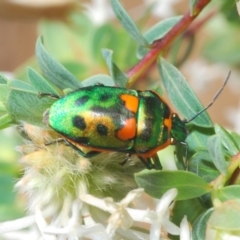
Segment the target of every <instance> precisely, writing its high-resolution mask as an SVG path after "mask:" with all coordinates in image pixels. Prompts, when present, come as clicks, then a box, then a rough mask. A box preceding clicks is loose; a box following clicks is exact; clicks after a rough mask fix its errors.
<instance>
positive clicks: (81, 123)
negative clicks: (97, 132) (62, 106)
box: [72, 115, 87, 130]
mask: <svg viewBox="0 0 240 240" xmlns="http://www.w3.org/2000/svg"><path fill="white" fill-rule="evenodd" d="M72 122H73V125H74V127H76V128H79V129H80V130H84V129H85V128H86V127H87V124H86V122H85V119H84V118H83V117H82V116H78V115H77V116H75V117H74V118H73V121H72Z"/></svg>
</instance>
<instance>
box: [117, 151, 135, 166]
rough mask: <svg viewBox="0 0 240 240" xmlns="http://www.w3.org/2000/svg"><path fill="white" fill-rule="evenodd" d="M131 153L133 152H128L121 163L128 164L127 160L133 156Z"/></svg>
mask: <svg viewBox="0 0 240 240" xmlns="http://www.w3.org/2000/svg"><path fill="white" fill-rule="evenodd" d="M131 155H132V154H130V153H127V155H126V157H125V159H124V160H123V161H122V162H121V163H120V165H122V166H123V165H124V164H126V162H127V161H128V160H129V159H130V158H131Z"/></svg>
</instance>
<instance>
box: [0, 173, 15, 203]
mask: <svg viewBox="0 0 240 240" xmlns="http://www.w3.org/2000/svg"><path fill="white" fill-rule="evenodd" d="M14 182H15V181H14V180H13V177H12V176H9V175H7V174H1V175H0V205H1V204H8V203H12V202H13V201H14V200H15V196H16V193H14V192H13V189H14Z"/></svg>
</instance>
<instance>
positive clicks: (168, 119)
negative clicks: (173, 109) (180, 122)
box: [163, 118, 172, 129]
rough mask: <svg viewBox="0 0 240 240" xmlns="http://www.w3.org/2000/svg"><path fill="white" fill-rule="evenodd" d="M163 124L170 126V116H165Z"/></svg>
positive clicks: (169, 127)
mask: <svg viewBox="0 0 240 240" xmlns="http://www.w3.org/2000/svg"><path fill="white" fill-rule="evenodd" d="M163 124H164V125H165V126H166V127H167V128H168V129H171V128H172V120H171V119H170V118H165V119H164V122H163Z"/></svg>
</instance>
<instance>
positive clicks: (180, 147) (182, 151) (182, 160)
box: [175, 142, 188, 170]
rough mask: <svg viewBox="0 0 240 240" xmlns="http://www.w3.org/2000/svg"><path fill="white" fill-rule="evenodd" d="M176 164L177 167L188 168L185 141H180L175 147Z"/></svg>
mask: <svg viewBox="0 0 240 240" xmlns="http://www.w3.org/2000/svg"><path fill="white" fill-rule="evenodd" d="M175 156H176V158H177V159H176V160H177V162H176V164H177V167H178V169H181V170H187V169H188V160H187V157H188V144H187V143H186V142H180V143H179V144H177V145H176V148H175Z"/></svg>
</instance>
